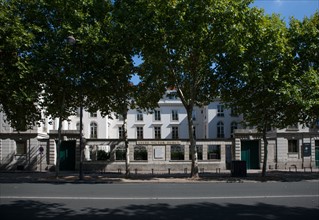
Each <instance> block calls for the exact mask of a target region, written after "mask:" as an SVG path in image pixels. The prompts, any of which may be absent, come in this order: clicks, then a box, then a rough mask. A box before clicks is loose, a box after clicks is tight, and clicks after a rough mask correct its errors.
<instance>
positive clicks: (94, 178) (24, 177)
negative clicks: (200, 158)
mask: <svg viewBox="0 0 319 220" xmlns="http://www.w3.org/2000/svg"><path fill="white" fill-rule="evenodd" d="M269 181H278V182H299V181H318V182H319V170H318V169H317V168H316V169H313V171H312V172H310V171H307V172H304V171H303V170H302V171H301V170H300V171H298V172H295V171H291V172H289V171H287V170H270V171H267V175H266V177H262V176H261V171H260V170H257V171H256V170H248V173H247V177H231V173H230V171H229V170H223V171H221V172H220V173H200V174H199V178H198V179H192V178H190V174H189V173H188V174H184V173H172V174H154V175H152V174H146V173H140V174H131V176H130V177H129V178H125V175H124V174H119V173H111V172H110V173H84V179H83V180H79V173H76V172H60V175H59V178H56V177H55V172H27V171H14V172H3V171H1V172H0V183H53V184H59V183H61V184H62V183H143V182H152V183H194V182H197V183H200V182H227V183H236V182H237V183H238V182H239V183H241V182H269Z"/></svg>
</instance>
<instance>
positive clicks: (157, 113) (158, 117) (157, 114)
mask: <svg viewBox="0 0 319 220" xmlns="http://www.w3.org/2000/svg"><path fill="white" fill-rule="evenodd" d="M154 119H155V121H160V120H161V111H160V110H155V111H154Z"/></svg>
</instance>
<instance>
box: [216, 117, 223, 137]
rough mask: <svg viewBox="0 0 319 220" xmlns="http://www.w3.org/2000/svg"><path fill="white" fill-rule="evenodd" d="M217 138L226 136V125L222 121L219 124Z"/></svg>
mask: <svg viewBox="0 0 319 220" xmlns="http://www.w3.org/2000/svg"><path fill="white" fill-rule="evenodd" d="M217 137H218V138H223V137H225V134H224V123H223V122H222V121H220V122H218V123H217Z"/></svg>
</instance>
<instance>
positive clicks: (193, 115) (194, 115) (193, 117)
mask: <svg viewBox="0 0 319 220" xmlns="http://www.w3.org/2000/svg"><path fill="white" fill-rule="evenodd" d="M192 119H193V121H196V111H193V112H192Z"/></svg>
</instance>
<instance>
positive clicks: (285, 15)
mask: <svg viewBox="0 0 319 220" xmlns="http://www.w3.org/2000/svg"><path fill="white" fill-rule="evenodd" d="M252 6H255V7H257V8H263V9H264V10H265V13H266V14H273V13H275V14H280V16H281V18H282V19H284V20H285V22H287V24H288V23H289V19H290V17H292V16H293V17H295V18H296V19H298V20H303V18H304V17H310V16H311V15H313V14H314V13H315V12H316V11H319V0H255V2H254V3H253V5H252ZM134 61H135V64H136V65H138V64H139V63H140V62H141V61H140V60H139V59H134ZM132 82H133V83H134V84H137V83H138V82H139V78H138V76H133V77H132Z"/></svg>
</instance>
